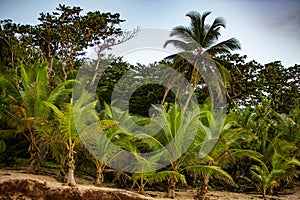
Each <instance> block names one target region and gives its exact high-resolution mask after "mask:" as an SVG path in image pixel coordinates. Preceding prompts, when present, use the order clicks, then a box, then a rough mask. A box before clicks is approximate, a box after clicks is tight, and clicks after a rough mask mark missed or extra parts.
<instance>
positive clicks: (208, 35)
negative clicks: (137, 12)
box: [164, 11, 241, 108]
mask: <svg viewBox="0 0 300 200" xmlns="http://www.w3.org/2000/svg"><path fill="white" fill-rule="evenodd" d="M210 14H211V12H204V13H203V14H202V15H201V14H200V13H199V12H196V11H192V12H189V13H188V14H187V15H186V16H188V17H189V18H190V21H191V23H190V26H188V27H186V26H176V27H174V28H173V30H172V31H171V33H170V36H171V37H175V39H171V40H167V41H166V42H165V44H164V47H166V46H167V45H169V44H172V45H174V46H175V47H176V48H178V49H179V50H181V51H182V52H181V53H179V54H177V55H181V56H184V57H185V58H187V57H188V58H189V59H188V60H189V62H190V63H191V64H192V65H191V68H190V69H189V71H190V73H191V76H190V77H191V78H190V82H191V85H192V88H191V89H190V91H189V95H188V98H187V101H186V106H185V108H186V107H187V105H188V104H189V102H190V100H191V97H192V94H193V92H194V90H195V88H196V87H197V84H198V82H199V81H200V77H199V75H198V73H199V72H200V73H201V74H202V75H204V74H207V75H206V76H205V77H204V78H205V79H206V80H205V82H206V83H208V82H210V83H212V82H213V81H214V82H216V81H217V82H219V81H221V80H213V79H212V80H210V79H209V78H210V77H212V76H211V75H213V74H212V73H214V74H215V73H216V72H215V69H213V68H214V67H212V65H213V64H212V63H211V61H213V62H214V64H215V65H216V66H217V68H218V70H219V71H220V72H221V75H222V77H223V79H224V78H226V77H228V72H227V70H226V68H225V67H224V66H222V65H221V64H220V62H218V59H217V56H218V55H222V54H227V53H230V52H231V51H233V50H237V49H240V48H241V46H240V43H239V41H238V40H237V39H235V38H230V39H227V40H224V41H222V42H218V40H219V37H220V35H221V32H220V30H221V28H225V27H226V25H225V20H224V19H223V18H221V17H217V18H216V19H215V20H214V21H213V23H212V24H207V23H206V18H207V16H208V15H210ZM168 58H173V59H174V58H176V55H171V56H169V57H168ZM177 58H178V56H177ZM211 59H212V60H211ZM209 74H210V75H209ZM214 84H216V83H214ZM214 87H220V86H217V85H214Z"/></svg>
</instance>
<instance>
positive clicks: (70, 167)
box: [67, 148, 76, 187]
mask: <svg viewBox="0 0 300 200" xmlns="http://www.w3.org/2000/svg"><path fill="white" fill-rule="evenodd" d="M68 159H69V160H68V180H67V184H68V185H69V186H71V187H74V186H76V182H75V178H74V170H75V160H74V152H73V149H72V148H70V150H69V158H68Z"/></svg>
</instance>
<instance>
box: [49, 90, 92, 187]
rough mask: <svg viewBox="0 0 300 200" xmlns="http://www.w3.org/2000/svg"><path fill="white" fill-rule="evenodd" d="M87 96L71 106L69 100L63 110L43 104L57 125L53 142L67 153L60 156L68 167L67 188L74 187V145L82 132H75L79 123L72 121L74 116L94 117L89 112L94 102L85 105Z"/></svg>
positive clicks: (71, 103) (52, 105)
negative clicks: (48, 109) (56, 142)
mask: <svg viewBox="0 0 300 200" xmlns="http://www.w3.org/2000/svg"><path fill="white" fill-rule="evenodd" d="M88 98H89V96H88V95H86V96H82V97H81V98H80V99H79V100H78V101H76V102H75V103H74V104H73V100H72V99H71V100H70V102H69V103H66V104H65V105H64V108H63V109H59V108H58V107H57V106H55V105H54V104H52V103H50V102H44V104H45V105H46V106H48V107H49V108H51V109H52V111H53V112H54V114H55V122H54V125H58V129H56V130H57V132H56V134H55V135H53V136H52V137H54V139H55V141H58V142H60V143H61V144H62V145H63V146H64V147H65V149H66V150H67V151H64V152H66V154H67V155H62V157H64V158H66V163H67V166H68V176H67V184H68V185H69V186H75V185H76V181H75V178H74V170H75V159H74V154H75V153H76V152H75V151H74V148H75V145H76V144H78V143H79V142H80V138H79V133H78V131H79V132H81V131H82V130H77V129H76V128H77V126H75V123H80V122H78V121H76V120H74V115H80V116H82V117H83V119H86V120H89V118H90V117H91V116H95V115H94V114H93V113H91V112H90V111H91V110H92V109H91V108H93V106H94V104H95V102H91V103H88V104H86V102H87V100H88Z"/></svg>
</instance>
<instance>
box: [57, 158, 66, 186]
mask: <svg viewBox="0 0 300 200" xmlns="http://www.w3.org/2000/svg"><path fill="white" fill-rule="evenodd" d="M60 158H61V161H60V166H59V172H58V181H60V182H62V183H65V182H66V181H67V173H66V170H65V167H66V159H67V158H66V156H64V155H61V157H60Z"/></svg>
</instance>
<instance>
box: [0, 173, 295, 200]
mask: <svg viewBox="0 0 300 200" xmlns="http://www.w3.org/2000/svg"><path fill="white" fill-rule="evenodd" d="M77 182H78V183H80V184H78V185H77V186H76V188H71V187H68V186H65V185H64V184H62V183H60V182H58V181H57V180H56V179H55V178H53V177H50V176H45V175H36V174H28V173H26V171H25V170H5V169H0V200H2V199H3V200H4V199H5V200H8V199H24V200H27V199H68V200H71V199H89V200H90V199H108V200H109V199H112V200H114V199H116V200H120V199H126V200H127V199H128V200H129V199H130V200H131V199H136V200H140V199H141V200H143V199H149V200H155V199H156V200H158V199H160V200H169V198H166V197H165V195H166V193H165V192H158V191H147V192H146V197H145V196H142V195H138V194H136V193H133V192H130V191H126V190H121V189H114V188H107V187H101V188H99V187H95V186H93V185H91V183H90V182H88V181H86V180H83V179H77ZM30 193H32V194H30ZM70 195H71V196H70ZM72 195H73V196H72ZM195 196H196V191H195V190H177V191H176V197H175V199H177V200H194V199H195ZM206 196H207V199H209V200H231V199H235V200H250V199H251V200H256V199H261V196H260V195H259V194H241V193H233V192H227V191H210V192H208V193H207V195H206ZM72 197H74V198H72ZM267 199H270V200H271V199H272V200H299V199H300V188H297V189H295V190H293V191H288V190H287V191H285V194H284V195H280V196H268V197H267Z"/></svg>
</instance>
